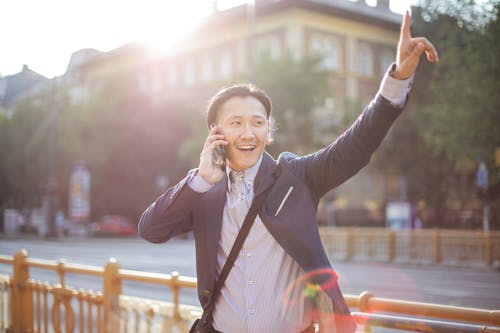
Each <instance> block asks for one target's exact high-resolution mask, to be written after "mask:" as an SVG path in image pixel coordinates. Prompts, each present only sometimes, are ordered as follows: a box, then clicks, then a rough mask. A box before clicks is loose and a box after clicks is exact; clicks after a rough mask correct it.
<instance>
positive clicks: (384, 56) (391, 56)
mask: <svg viewBox="0 0 500 333" xmlns="http://www.w3.org/2000/svg"><path fill="white" fill-rule="evenodd" d="M395 61H396V59H395V53H394V52H393V51H392V50H389V49H386V50H383V51H382V52H381V54H380V75H384V73H385V72H387V70H388V69H389V66H391V64H392V63H393V62H395Z"/></svg>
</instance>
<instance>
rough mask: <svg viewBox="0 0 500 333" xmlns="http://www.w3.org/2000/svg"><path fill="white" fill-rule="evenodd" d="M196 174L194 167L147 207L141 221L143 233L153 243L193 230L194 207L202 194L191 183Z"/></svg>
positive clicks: (141, 232) (139, 227)
mask: <svg viewBox="0 0 500 333" xmlns="http://www.w3.org/2000/svg"><path fill="white" fill-rule="evenodd" d="M195 174H196V170H191V171H190V172H189V173H188V175H187V176H186V177H185V178H184V179H182V180H181V181H180V182H179V183H177V185H175V186H173V187H171V188H169V189H168V190H167V191H166V192H165V193H163V194H162V195H161V196H159V197H158V199H156V200H155V201H154V202H153V203H152V204H151V205H150V206H149V207H148V208H146V210H145V211H144V212H143V213H142V216H141V218H140V220H139V225H138V231H139V236H141V237H142V238H144V239H145V240H147V241H149V242H152V243H162V242H166V241H167V240H169V239H170V238H172V237H174V236H177V235H179V234H182V233H185V232H188V231H191V230H192V229H193V221H192V210H193V208H194V206H195V205H196V202H197V201H198V200H199V198H200V196H201V193H197V192H195V191H193V190H192V189H191V188H190V187H189V185H188V181H189V179H191V178H192V177H193V176H194V175H195Z"/></svg>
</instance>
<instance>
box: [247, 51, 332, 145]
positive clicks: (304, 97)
mask: <svg viewBox="0 0 500 333" xmlns="http://www.w3.org/2000/svg"><path fill="white" fill-rule="evenodd" d="M320 60H321V59H319V58H312V57H305V58H303V59H301V60H300V61H297V60H294V59H292V58H291V57H290V56H289V55H286V56H285V57H283V58H281V59H279V60H271V59H270V58H269V57H262V58H261V60H260V62H259V65H258V66H256V68H255V77H256V84H257V85H258V86H259V87H261V88H262V89H264V90H265V91H266V92H267V93H268V95H269V96H270V97H271V100H272V102H273V114H272V116H273V118H274V120H275V129H276V130H277V133H276V135H275V138H274V139H275V141H274V143H273V144H272V145H271V146H270V147H269V150H270V152H272V153H279V152H282V151H286V150H291V149H293V150H295V151H294V152H295V153H297V154H300V153H304V152H310V151H311V150H312V149H315V148H317V144H316V143H315V136H318V133H315V130H316V129H317V126H316V125H317V124H316V122H315V119H314V112H313V111H314V109H315V108H316V107H318V106H321V105H322V104H323V103H324V100H325V98H326V97H327V96H328V93H329V92H328V90H329V85H328V73H327V72H326V71H324V70H322V69H321V68H320V66H319V64H320ZM324 130H326V131H328V130H330V128H326V129H324ZM319 136H320V135H319Z"/></svg>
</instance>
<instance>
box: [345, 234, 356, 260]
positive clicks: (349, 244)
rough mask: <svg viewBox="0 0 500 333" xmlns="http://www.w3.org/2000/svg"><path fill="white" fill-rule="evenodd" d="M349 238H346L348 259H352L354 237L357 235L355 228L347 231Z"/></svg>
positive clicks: (346, 255)
mask: <svg viewBox="0 0 500 333" xmlns="http://www.w3.org/2000/svg"><path fill="white" fill-rule="evenodd" d="M346 236H347V239H346V254H345V257H346V260H352V257H353V254H354V237H355V230H354V229H349V230H348V231H347V234H346Z"/></svg>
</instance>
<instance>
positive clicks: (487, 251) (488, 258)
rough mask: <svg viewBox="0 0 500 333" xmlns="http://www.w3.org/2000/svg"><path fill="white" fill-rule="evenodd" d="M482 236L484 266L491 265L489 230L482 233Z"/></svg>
mask: <svg viewBox="0 0 500 333" xmlns="http://www.w3.org/2000/svg"><path fill="white" fill-rule="evenodd" d="M483 237H484V247H485V248H484V251H485V256H484V261H485V264H486V266H491V265H493V251H492V248H491V234H490V233H489V232H487V233H484V234H483Z"/></svg>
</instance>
